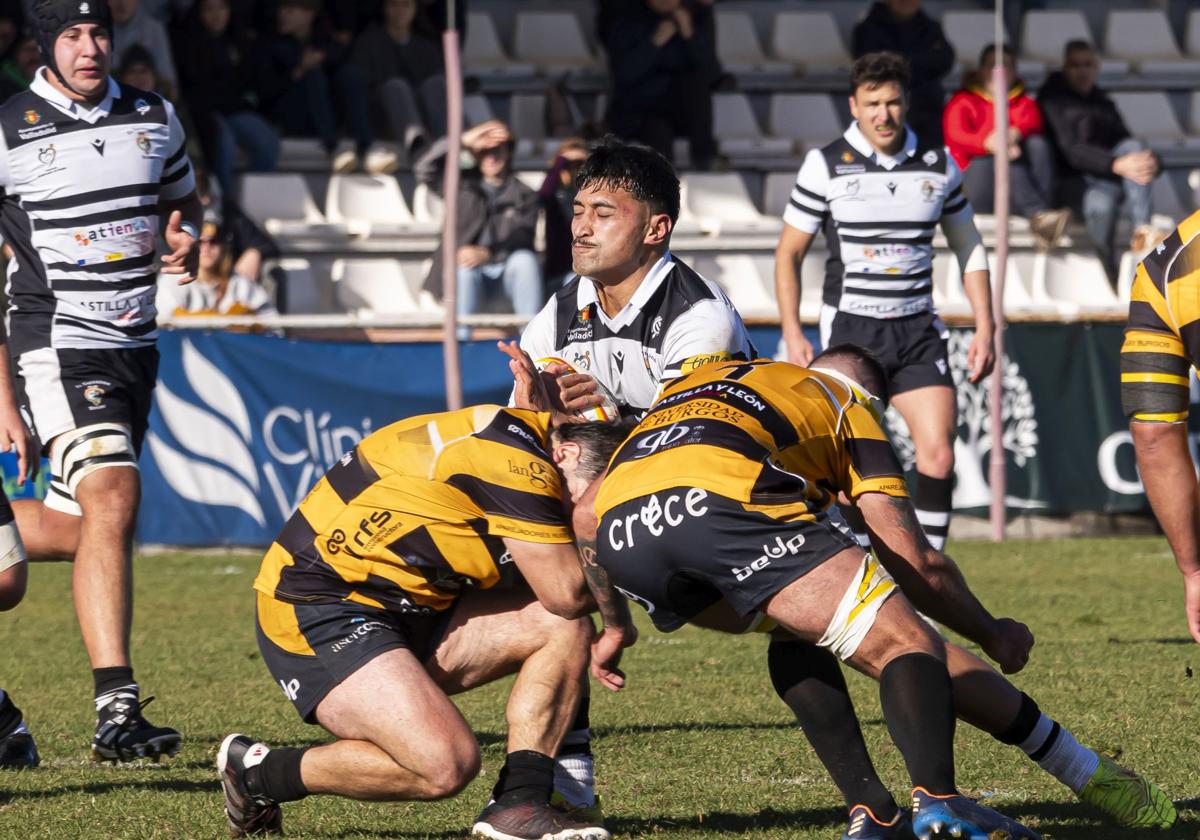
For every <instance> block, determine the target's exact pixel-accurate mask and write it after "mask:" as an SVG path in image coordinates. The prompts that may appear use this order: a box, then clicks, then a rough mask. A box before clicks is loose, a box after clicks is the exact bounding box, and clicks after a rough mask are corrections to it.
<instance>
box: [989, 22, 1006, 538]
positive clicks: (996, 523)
mask: <svg viewBox="0 0 1200 840" xmlns="http://www.w3.org/2000/svg"><path fill="white" fill-rule="evenodd" d="M994 43H995V44H996V63H995V68H994V69H993V70H992V103H993V105H994V107H995V116H996V119H995V123H996V143H995V148H996V154H995V155H994V156H993V157H994V160H995V163H996V167H995V168H996V185H995V187H996V188H995V196H996V204H995V213H996V273H995V275H994V276H993V277H992V315H993V316H994V317H995V320H996V341H995V346H996V351H995V352H996V368H995V370H994V371H993V372H992V377H991V381H990V382H989V384H988V406H989V414H990V416H991V427H992V451H991V458H990V461H989V464H988V466H989V469H988V483H989V484H990V485H991V488H992V503H991V521H992V540H994V541H995V542H1002V541H1003V540H1004V536H1005V533H1004V532H1005V525H1006V521H1005V520H1006V509H1005V508H1006V506H1005V498H1006V496H1007V493H1008V487H1007V484H1008V476H1007V474H1006V471H1005V466H1006V464H1005V457H1004V440H1003V438H1004V435H1003V430H1004V423H1003V412H1002V411H1001V409H1002V404H1003V401H1004V279H1005V277H1004V275H1005V272H1006V270H1007V268H1008V153H1007V148H1008V84H1009V82H1008V79H1006V78H1005V75H1004V60H1003V59H1004V53H1003V46H1004V0H996V36H995V39H994Z"/></svg>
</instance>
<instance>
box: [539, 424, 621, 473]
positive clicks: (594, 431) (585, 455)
mask: <svg viewBox="0 0 1200 840" xmlns="http://www.w3.org/2000/svg"><path fill="white" fill-rule="evenodd" d="M634 425H636V424H635V423H634V422H633V421H632V420H629V419H626V420H621V421H620V422H617V423H609V422H607V421H598V422H592V423H564V424H563V425H561V426H558V427H556V428H555V429H554V436H555V438H557V440H558V441H559V442H560V443H577V444H579V449H580V450H581V452H580V455H579V476H580V478H583V479H585V480H587V481H591V480H592V479H593V478H595V477H596V476H598V475H600V473H602V472H604V468H605V467H607V466H608V462H609V461H610V460H611V459H612V456H613V453H614V452H616V451H617V447H619V446H620V445H621V444H622V443H624V442H625V438H627V437H628V436H629V433H630V432H631V431H633V427H634Z"/></svg>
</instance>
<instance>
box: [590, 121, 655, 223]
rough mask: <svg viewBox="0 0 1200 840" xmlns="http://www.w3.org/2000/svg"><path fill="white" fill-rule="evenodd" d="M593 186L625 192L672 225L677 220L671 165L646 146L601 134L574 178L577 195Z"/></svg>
mask: <svg viewBox="0 0 1200 840" xmlns="http://www.w3.org/2000/svg"><path fill="white" fill-rule="evenodd" d="M594 186H601V187H608V188H610V189H615V190H625V192H627V193H629V194H630V195H632V196H633V197H634V198H636V199H637V200H638V201H640V202H643V203H645V204H648V205H649V206H650V211H651V212H652V213H666V214H667V215H668V216H670V217H671V224H672V225H673V224H675V221H676V220H677V219H678V218H679V176H678V175H676V174H675V167H674V166H672V165H671V162H670V161H669V160H667V159H666V158H665V157H663V156H662V155H661V154H659V153H658V152H656V151H655V150H654V149H651V148H650V147H649V146H643V145H641V144H640V143H626V142H624V141H622V140H618V139H617V138H616V137H614V136H613V135H611V134H608V135H605V136H604V137H603V138H601V140H600V142H599V143H597V144H596V145H595V146H593V147H592V150H591V152H590V153H589V154H588V157H587V160H586V161H584V163H583V166H582V167H581V168H580V170H579V174H578V175H576V176H575V187H576V189H578V190H579V192H583V191H584V190H586V189H588V188H589V187H594Z"/></svg>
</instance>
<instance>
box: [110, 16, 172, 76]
mask: <svg viewBox="0 0 1200 840" xmlns="http://www.w3.org/2000/svg"><path fill="white" fill-rule="evenodd" d="M108 5H109V8H111V9H112V17H113V31H112V43H113V47H112V52H113V55H112V63H113V67H121V66H122V65H123V64H124V63H125V52H126V50H128V49H129V48H130V47H133V46H141V47H143V48H145V49H146V51H147V52H149V53H150V56H151V58H153V59H154V66H155V68H156V69H157V70H158V76H159V78H161V79H162V80H163V81H165V82H167V84H168V85H169V86H170V88H171V89H172V90H177V89H178V87H179V76H178V75H177V74H176V72H175V59H174V57H173V56H172V54H171V41H170V39H169V38H167V28H166V27H165V26H164V25H163V23H162V21H159V20H157V19H156V18H155V17H154V16H153V15H152V14H150V13H149V12H148V11H146V10H145V9H142V8H141V7H140V6H139V5H138V0H110V2H109V4H108Z"/></svg>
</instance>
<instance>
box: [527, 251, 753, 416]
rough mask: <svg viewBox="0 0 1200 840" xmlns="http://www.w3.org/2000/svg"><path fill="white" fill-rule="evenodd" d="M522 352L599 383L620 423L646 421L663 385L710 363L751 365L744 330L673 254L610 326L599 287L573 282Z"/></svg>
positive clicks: (714, 288) (724, 300)
mask: <svg viewBox="0 0 1200 840" xmlns="http://www.w3.org/2000/svg"><path fill="white" fill-rule="evenodd" d="M521 348H522V349H523V350H525V352H526V353H528V354H529V355H530V356H531V357H532V358H533V359H534V360H537V359H542V358H548V357H555V358H560V359H562V360H563V361H565V362H567V363H568V364H570V365H571V366H572V367H573V368H575V369H576V370H577V371H579V372H580V373H586V374H588V375H590V376H592V377H594V378H595V379H596V381H597V382H599V383H600V385H601V386H603V387H604V388H605V389H606V390H607V391H608V392H609V393H610V394H612V396H613V397H614V398H615V399H616V401H617V404H618V405H619V407H620V409H621V413H622V414H623V415H636V416H641V415H642V414H644V413H645V412H646V410H647V409H649V408H650V405H651V403H653V402H654V399H655V397H657V396H658V392H659V390H660V389H661V388H662V385H663V383H664V382H668V381H670V380H672V379H675V378H676V377H679V376H682V375H683V374H685V373H689V372H691V371H692V370H694V369H695V368H697V367H700V366H701V365H703V364H707V363H709V362H716V361H723V360H726V359H753V358H754V357H755V355H756V353H755V350H754V346H753V345H752V344H751V342H750V336H749V334H748V333H747V332H746V325H745V324H743V323H742V318H741V316H740V315H738V313H737V310H736V309H735V308H734V306H733V304H732V303H730V302H729V298H728V297H726V296H725V293H724V292H723V291H721V288H720V287H719V286H718V285H717V284H716V283H713V282H710V281H708V280H705V279H704V278H703V277H701V276H700V275H699V274H697V273H696V272H695V271H693V270H692V269H691V268H689V267H688V266H686V265H684V264H683V263H682V262H680V261H679V260H678V259H676V258H675V257H674V256H672V255H671V254H670V253H667V254H666V255H664V256H663V257H662V259H660V260H659V261H658V262H657V263H656V264H655V265H654V267H653V268H651V269H650V272H649V273H648V274H647V275H646V277H645V279H644V280H642V284H641V285H640V286H638V289H637V291H636V292H634V294H633V297H632V298H631V299H630V301H629V303H627V304H626V305H625V307H624V308H623V309H622V310H621V311H620V312H618V313H617V314H616V316H615V317H613V318H609V317H608V316H607V315H606V314H605V313H604V309H603V308H602V307H601V306H600V302H599V298H598V297H597V295H596V287H595V284H594V281H592V280H590V279H588V278H587V277H578V276H577V277H575V278H574V279H573V280H571V281H570V282H568V283H567V284H566V285H565V286H563V288H562V289H561V290H560V291H559V292H558V293H557V294H556V295H555V296H554V297H552V298H550V300H549V301H548V302H547V303H546V305H545V307H543V308H542V311H541V312H539V313H538V314H537V315H535V316H534V317H533V319H532V320H530V322H529V324H528V326H526V328H525V332H524V333H523V334H522V335H521Z"/></svg>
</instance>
